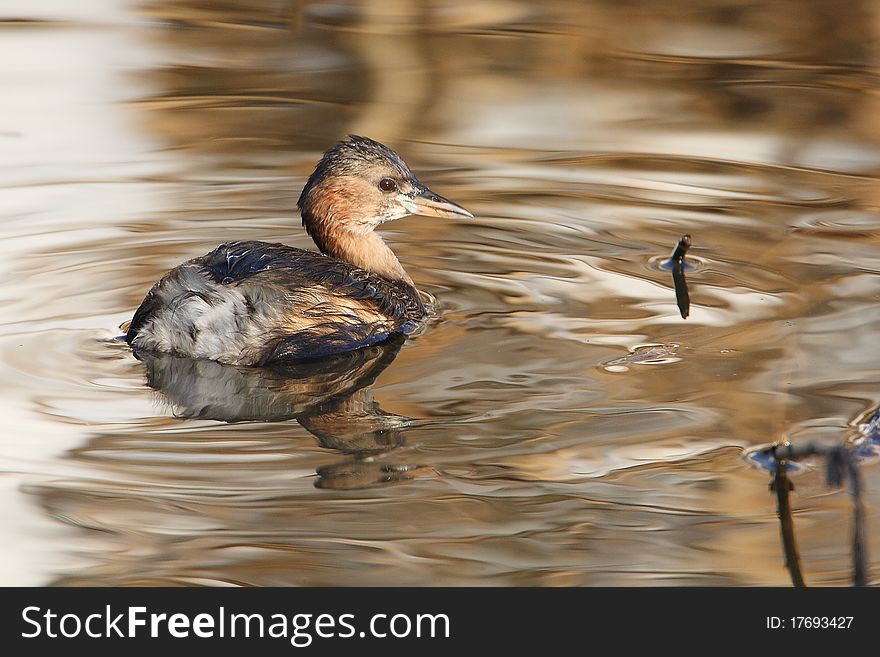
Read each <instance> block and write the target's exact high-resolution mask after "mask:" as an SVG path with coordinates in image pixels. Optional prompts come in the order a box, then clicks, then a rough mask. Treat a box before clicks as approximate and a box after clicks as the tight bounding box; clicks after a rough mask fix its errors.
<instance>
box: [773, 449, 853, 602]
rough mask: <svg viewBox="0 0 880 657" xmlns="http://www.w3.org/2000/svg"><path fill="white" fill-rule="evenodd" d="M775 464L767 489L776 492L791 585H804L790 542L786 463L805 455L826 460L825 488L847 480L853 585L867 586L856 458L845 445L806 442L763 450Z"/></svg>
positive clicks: (788, 484)
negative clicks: (769, 488) (851, 507)
mask: <svg viewBox="0 0 880 657" xmlns="http://www.w3.org/2000/svg"><path fill="white" fill-rule="evenodd" d="M766 451H767V452H769V453H770V454H771V455H772V456H773V458H774V460H775V463H776V468H775V472H774V475H773V480H772V481H771V483H770V487H771V489H773V490H774V491H775V492H776V499H777V506H778V509H779V520H780V523H781V525H782V542H783V549H784V550H785V560H786V567H787V568H788V569H789V571H790V572H791V577H792V583H793V584H794V585H795V586H805V584H804V581H803V576H802V574H801V572H800V561H799V557H798V554H797V548H796V546H795V541H794V523H793V520H792V514H791V506H790V504H789V502H788V492H789V491H790V490H791V482H790V481H789V479H788V476H787V473H786V467H787V461H789V460H798V459H801V458H806V457H808V456H824V457H826V459H827V461H826V470H825V480H826V484H827V485H828V486H841V485H843V483H844V482H846V481H847V480H848V482H849V493H850V496H851V497H852V500H853V529H852V560H853V586H866V585H867V583H868V566H867V563H868V551H867V548H866V546H865V512H864V507H863V505H862V479H861V473H859V469H858V464H857V460H858V459H857V458H856V457H855V455H854V454H853V450H852V449H851V448H850V447H849V446H848V445H835V446H827V445H817V444H814V443H808V444H806V445H800V446H798V447H795V446H793V445H792V444H791V443H789V442H784V443H777V444H776V445H772V446H770V447H768V448H767V450H766Z"/></svg>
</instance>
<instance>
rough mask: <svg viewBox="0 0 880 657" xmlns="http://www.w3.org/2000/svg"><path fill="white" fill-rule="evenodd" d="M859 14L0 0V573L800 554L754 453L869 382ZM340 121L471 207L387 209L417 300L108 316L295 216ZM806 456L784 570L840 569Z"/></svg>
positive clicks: (776, 566)
mask: <svg viewBox="0 0 880 657" xmlns="http://www.w3.org/2000/svg"><path fill="white" fill-rule="evenodd" d="M878 35H880V9H878V6H877V5H876V4H875V3H871V2H866V1H859V0H843V1H840V2H833V3H832V2H824V1H820V0H775V1H774V2H756V1H751V0H706V1H700V2H696V1H694V0H663V1H662V2H656V1H650V2H648V1H647V0H627V1H620V0H613V1H612V0H588V1H586V2H575V1H562V0H558V1H551V2H542V3H533V2H526V1H525V0H468V1H466V2H465V1H463V0H462V1H459V0H430V1H428V2H409V1H405V0H383V1H379V0H374V1H372V2H370V1H361V2H358V1H345V0H340V1H339V2H299V1H296V0H254V1H251V2H246V3H245V2H238V1H235V0H167V1H164V2H157V1H150V0H86V1H82V2H76V3H72V2H67V1H65V0H43V1H42V2H39V3H22V2H17V1H15V0H0V81H2V85H3V88H4V101H3V103H2V105H3V107H2V109H0V236H2V238H3V239H2V240H0V255H2V257H0V280H2V281H3V282H2V284H0V307H2V309H3V310H2V314H0V393H2V394H0V410H2V413H3V417H4V425H5V426H4V430H3V432H2V438H0V473H2V476H0V496H2V499H0V502H2V503H0V523H2V526H3V528H4V530H5V531H4V535H5V536H6V537H7V540H5V541H4V546H3V548H2V551H0V554H2V556H3V558H2V559H0V583H3V584H6V585H12V584H27V585H35V584H59V585H71V584H80V585H82V584H104V585H131V584H184V585H192V584H221V583H231V584H241V585H343V584H344V585H389V584H404V585H409V584H415V585H434V584H442V585H457V584H460V585H624V586H640V585H656V584H663V585H787V584H788V582H789V580H788V574H787V572H786V571H785V568H784V564H783V558H782V553H781V549H780V545H779V528H778V525H777V521H776V516H775V503H774V499H773V496H772V495H770V494H769V493H768V490H767V481H768V475H767V473H765V472H762V471H760V470H759V469H757V468H755V467H753V466H752V465H750V463H749V462H748V460H747V459H744V458H743V453H744V451H745V450H748V449H749V448H751V447H753V446H755V445H759V444H763V443H767V442H771V441H773V440H777V439H780V438H783V437H788V438H789V439H791V440H792V441H805V440H817V441H839V440H842V439H844V438H845V437H846V436H847V435H848V434H849V433H850V432H851V431H852V427H851V425H850V423H851V421H852V420H853V418H856V417H858V416H859V415H860V414H862V413H864V412H865V411H866V410H868V409H870V408H872V407H873V406H874V405H875V404H876V403H877V402H878V401H880V392H878V389H877V371H878V370H880V352H878V350H877V349H876V346H875V345H876V335H877V332H878V329H880V310H878V309H880V304H878V303H877V301H878V299H880V277H878V269H877V249H878V243H880V193H878V184H877V183H878V173H880V123H878V121H877V116H878V112H880V93H878V79H877V70H878V68H877V67H878V63H880V61H878V59H880V58H878ZM347 133H356V134H365V135H368V136H370V137H372V138H374V139H378V140H380V141H383V142H385V143H387V144H388V145H389V146H391V147H393V148H395V149H397V150H398V151H399V152H400V153H401V154H402V155H403V156H404V157H405V158H406V160H407V162H408V163H409V164H410V165H411V166H412V168H413V170H414V171H416V172H417V173H418V175H419V177H420V179H422V180H423V181H424V182H425V183H426V184H428V185H430V186H431V188H432V189H435V190H436V191H438V192H439V193H441V194H447V195H449V196H450V197H451V198H455V200H456V201H458V202H460V203H461V204H462V205H464V206H465V207H467V208H468V209H470V210H471V211H473V212H474V214H475V215H476V219H474V220H461V221H458V220H449V221H441V220H431V219H426V218H418V217H411V218H407V219H403V220H401V221H399V222H396V223H394V224H391V225H389V226H387V227H386V228H385V229H384V230H383V231H382V232H383V235H384V236H385V238H386V239H387V240H388V241H389V243H390V244H391V246H392V248H393V249H394V250H395V252H396V253H397V254H398V255H399V257H400V259H401V261H402V263H403V265H404V267H405V268H406V269H407V271H409V272H410V273H411V275H412V276H413V278H414V279H415V281H416V283H417V285H418V286H419V287H420V288H421V289H423V290H425V291H427V292H428V293H430V294H432V295H433V296H434V297H436V299H437V306H438V310H439V314H440V320H439V322H438V323H437V324H436V325H435V326H433V327H431V328H430V329H429V330H428V331H426V332H425V333H424V334H422V335H419V336H416V337H415V338H413V339H410V340H407V341H406V343H404V344H400V343H394V344H390V345H386V346H384V347H382V348H380V349H376V350H372V351H367V352H364V353H359V354H356V355H352V356H351V357H350V358H346V359H341V360H337V361H333V362H329V363H323V364H319V365H315V366H314V367H312V368H311V369H310V368H305V369H302V368H299V369H297V368H294V369H292V370H286V371H270V372H253V371H243V370H238V369H235V368H226V367H223V366H219V365H216V364H212V363H193V362H186V361H179V360H175V359H168V358H159V359H150V360H148V361H139V360H137V359H135V358H134V357H133V356H132V355H131V353H130V352H129V351H128V349H127V348H126V347H125V345H124V344H121V343H119V342H118V341H117V340H116V336H117V335H118V334H119V333H120V331H119V328H118V327H119V326H120V324H122V323H123V322H124V321H126V320H128V319H130V317H131V314H132V312H133V311H134V309H135V308H136V307H137V305H138V303H139V302H140V300H141V299H142V298H143V295H144V293H145V292H146V290H147V289H148V288H149V286H150V285H151V284H152V283H153V282H154V281H155V280H156V279H157V278H158V277H159V276H160V275H161V274H162V273H164V272H165V271H166V270H168V269H169V268H170V267H172V266H174V265H176V264H177V263H179V262H180V261H182V260H184V259H187V258H190V257H193V256H196V255H200V254H202V253H204V252H206V251H208V250H210V249H211V248H213V247H214V246H216V244H218V243H219V242H222V241H226V240H232V239H259V240H265V241H284V242H286V243H289V244H292V245H294V246H299V247H303V248H313V247H312V244H311V242H310V241H309V239H308V238H307V236H306V235H305V233H304V232H303V231H302V229H301V227H300V226H299V218H298V216H297V214H296V211H295V203H296V199H297V197H298V195H299V192H300V189H301V186H302V184H303V182H304V180H305V177H306V176H307V175H308V174H309V172H310V171H311V168H312V167H313V166H314V163H315V161H316V160H317V158H318V157H319V156H320V153H321V151H323V150H324V149H325V148H327V147H329V146H330V145H332V143H334V142H335V141H336V140H337V139H338V138H339V137H341V136H343V135H345V134H347ZM686 233H688V234H690V235H692V237H693V247H692V249H691V250H690V251H689V253H688V260H689V261H690V262H691V264H693V265H694V267H693V269H691V270H689V271H688V274H687V277H688V278H687V280H688V285H689V291H690V314H689V316H688V317H687V319H682V317H681V314H680V312H679V309H678V307H677V306H676V298H675V294H674V290H673V281H672V279H671V277H670V275H669V272H668V271H665V270H664V269H663V268H662V267H660V266H659V263H660V262H662V260H663V259H665V258H668V255H669V253H670V251H671V249H672V248H673V246H674V245H675V243H676V242H677V241H678V240H679V239H680V238H681V236H682V235H684V234H686ZM864 477H865V485H866V490H867V496H866V505H867V516H868V517H867V520H868V523H869V524H868V532H869V540H870V542H869V550H870V552H869V554H870V555H871V556H872V557H873V559H874V560H873V561H872V562H871V564H870V565H871V570H872V577H873V580H872V581H874V582H875V583H876V577H877V575H876V573H877V572H878V568H877V566H878V561H877V559H880V531H878V529H880V512H878V508H880V499H878V497H877V493H876V491H877V490H878V483H880V481H878V469H877V468H876V467H874V466H872V464H871V463H866V466H865V468H864ZM794 481H795V486H796V489H795V494H794V497H793V504H794V506H795V523H796V526H797V529H798V544H799V548H800V550H801V556H802V560H803V566H804V571H805V576H806V579H807V582H808V583H810V584H817V585H844V584H847V583H848V582H849V570H848V569H849V553H848V549H849V546H848V543H847V541H846V540H845V537H846V535H847V532H848V522H849V509H848V500H847V497H846V492H845V491H844V490H828V489H826V488H825V487H824V485H823V479H822V476H821V473H819V472H818V470H817V469H816V468H810V467H807V468H805V469H804V470H803V471H802V472H800V473H798V474H796V475H794Z"/></svg>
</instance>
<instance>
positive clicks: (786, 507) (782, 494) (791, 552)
mask: <svg viewBox="0 0 880 657" xmlns="http://www.w3.org/2000/svg"><path fill="white" fill-rule="evenodd" d="M787 469H788V462H787V461H785V460H784V459H777V461H776V471H775V472H774V474H773V480H772V481H771V482H770V490H772V491H774V492H775V493H776V511H777V513H778V514H779V528H780V533H781V534H782V549H783V551H784V552H785V567H786V568H788V572H789V573H790V575H791V583H792V585H793V586H797V587H802V586H806V584H805V583H804V575H803V572H802V571H801V558H800V555H799V554H798V549H797V542H796V541H795V535H794V517H793V514H792V511H791V499H790V497H789V493H791V491H792V490H793V489H794V484H792V483H791V480H790V479H789V478H788V472H787Z"/></svg>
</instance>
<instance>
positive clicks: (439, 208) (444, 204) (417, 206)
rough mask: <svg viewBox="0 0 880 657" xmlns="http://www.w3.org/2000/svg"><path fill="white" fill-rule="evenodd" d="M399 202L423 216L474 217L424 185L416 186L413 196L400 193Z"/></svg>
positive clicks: (413, 212) (412, 211)
mask: <svg viewBox="0 0 880 657" xmlns="http://www.w3.org/2000/svg"><path fill="white" fill-rule="evenodd" d="M400 202H401V203H402V204H403V207H405V208H406V209H407V211H408V212H411V213H412V214H420V215H422V216H424V217H445V218H447V219H452V218H455V217H464V218H466V219H473V218H474V215H472V214H471V213H470V212H468V211H467V210H465V209H464V208H463V207H461V206H460V205H459V204H458V203H453V202H452V201H450V200H449V199H448V198H443V197H442V196H439V195H437V194H435V193H434V192H432V191H431V190H430V189H428V188H427V187H424V186H423V187H420V188H417V189H416V193H415V194H414V195H413V196H409V195H402V196H401V199H400Z"/></svg>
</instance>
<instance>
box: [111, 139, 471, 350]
mask: <svg viewBox="0 0 880 657" xmlns="http://www.w3.org/2000/svg"><path fill="white" fill-rule="evenodd" d="M298 206H299V209H300V211H301V212H302V222H303V226H305V229H306V231H307V232H308V234H309V235H310V236H311V237H312V239H313V240H314V241H315V244H316V245H317V246H318V248H319V249H320V250H321V254H318V253H315V252H314V251H304V250H302V249H296V248H293V247H290V246H285V245H284V244H269V243H266V242H229V243H227V244H221V245H220V246H218V247H217V248H216V249H214V250H213V251H211V253H208V254H207V255H203V256H201V257H199V258H195V259H193V260H190V261H188V262H185V263H183V264H182V265H180V266H179V267H177V268H176V269H173V270H171V271H170V272H168V273H167V274H166V275H165V276H163V277H162V279H161V280H160V281H159V282H158V283H156V285H154V286H153V288H152V289H151V290H150V291H149V293H148V294H147V296H146V298H145V299H144V300H143V302H142V303H141V305H140V307H139V308H138V309H137V312H135V314H134V317H133V318H132V320H131V325H130V326H129V329H128V332H127V334H126V336H125V339H126V341H127V342H128V343H129V344H130V345H131V346H132V348H133V349H134V350H136V351H140V350H143V351H152V352H162V353H170V354H175V355H178V356H187V357H190V358H206V359H210V360H216V361H220V362H222V363H229V364H234V365H266V364H268V363H272V362H278V361H296V360H305V359H312V358H321V357H324V356H328V355H331V354H336V353H341V352H345V351H350V350H352V349H357V348H359V347H363V346H366V345H370V344H376V343H379V342H382V341H384V340H386V339H387V338H388V337H389V336H391V335H393V334H395V333H408V332H411V331H412V330H413V329H415V328H416V327H417V326H418V325H419V324H420V323H421V322H422V321H423V320H424V319H425V318H426V316H427V312H428V311H427V309H426V308H425V306H424V304H423V303H422V300H421V298H420V297H419V293H418V290H416V288H415V285H414V284H413V281H412V279H411V278H410V277H409V276H408V275H407V273H406V272H405V271H404V270H403V267H402V266H401V265H400V262H399V261H398V260H397V258H396V257H395V255H394V253H393V252H392V251H391V249H389V248H388V247H387V246H386V245H385V242H384V241H382V238H381V237H379V236H378V235H377V234H376V233H374V232H373V229H375V228H376V227H377V226H379V225H380V224H383V223H385V222H386V221H391V220H393V219H399V218H400V217H405V216H406V215H409V214H420V215H427V216H434V217H473V215H472V214H471V213H470V212H468V211H467V210H465V209H464V208H462V207H461V206H459V205H457V204H456V203H453V202H452V201H450V200H448V199H445V198H443V197H441V196H438V195H436V194H434V192H432V191H431V190H430V189H428V188H427V187H426V186H425V185H423V184H422V183H421V182H419V180H418V179H417V178H416V177H415V175H414V174H413V173H412V171H410V170H409V167H407V166H406V164H405V163H404V161H403V160H402V159H401V158H400V156H399V155H397V153H395V152H394V151H393V150H391V149H390V148H388V147H387V146H384V145H382V144H380V143H378V142H376V141H373V140H372V139H367V138H366V137H358V136H355V135H352V136H350V137H349V138H348V139H346V140H344V141H342V142H340V143H339V144H337V145H336V146H334V147H333V148H331V149H330V150H328V151H327V152H326V153H324V156H323V157H322V158H321V161H320V162H319V163H318V165H317V167H316V168H315V171H314V172H313V173H312V175H311V176H310V177H309V179H308V181H307V182H306V185H305V187H304V188H303V191H302V194H301V195H300V197H299V201H298ZM322 254H323V255H322Z"/></svg>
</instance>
